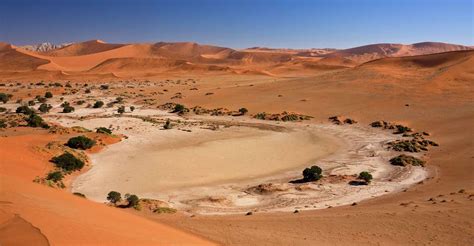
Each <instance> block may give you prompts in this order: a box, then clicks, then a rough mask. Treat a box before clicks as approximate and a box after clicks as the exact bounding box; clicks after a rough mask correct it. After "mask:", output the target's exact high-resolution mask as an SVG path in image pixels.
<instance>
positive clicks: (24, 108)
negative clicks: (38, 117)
mask: <svg viewBox="0 0 474 246" xmlns="http://www.w3.org/2000/svg"><path fill="white" fill-rule="evenodd" d="M16 113H17V114H26V115H30V114H34V113H35V110H34V109H32V108H30V107H28V106H26V105H23V106H20V107H18V108H16Z"/></svg>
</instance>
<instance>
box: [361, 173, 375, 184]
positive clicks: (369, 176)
mask: <svg viewBox="0 0 474 246" xmlns="http://www.w3.org/2000/svg"><path fill="white" fill-rule="evenodd" d="M358 178H359V179H363V180H364V181H365V182H366V183H367V184H368V183H370V181H371V180H372V179H373V177H372V174H370V173H369V172H366V171H364V172H361V173H359V177H358Z"/></svg>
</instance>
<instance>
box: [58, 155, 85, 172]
mask: <svg viewBox="0 0 474 246" xmlns="http://www.w3.org/2000/svg"><path fill="white" fill-rule="evenodd" d="M51 162H53V163H54V164H56V166H57V167H58V168H62V169H63V170H65V171H74V170H80V169H81V168H83V167H84V162H83V161H81V160H79V159H78V158H76V157H75V156H74V155H73V154H71V153H69V152H64V154H62V155H59V156H55V157H53V158H52V159H51Z"/></svg>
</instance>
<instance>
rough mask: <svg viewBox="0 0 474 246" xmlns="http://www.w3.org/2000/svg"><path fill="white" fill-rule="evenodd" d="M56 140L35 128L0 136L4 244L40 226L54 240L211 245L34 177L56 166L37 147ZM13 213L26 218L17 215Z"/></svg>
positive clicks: (0, 239) (0, 240)
mask: <svg viewBox="0 0 474 246" xmlns="http://www.w3.org/2000/svg"><path fill="white" fill-rule="evenodd" d="M52 140H57V137H56V136H55V135H51V134H48V133H46V132H45V131H44V130H30V129H19V130H18V131H17V132H16V133H13V134H12V136H9V137H7V138H5V137H2V138H1V139H0V155H1V156H2V165H1V170H0V182H1V185H0V187H1V190H0V192H1V195H0V197H1V198H0V199H1V202H0V223H3V226H4V227H2V226H0V236H2V237H0V244H2V245H3V243H7V242H11V241H12V240H13V239H16V240H18V241H16V242H15V245H21V244H22V243H24V244H27V242H28V240H31V239H32V238H33V239H34V238H41V237H42V236H41V235H40V234H38V230H39V231H40V233H41V234H42V235H44V237H46V238H47V240H48V241H49V243H50V244H53V245H71V244H74V245H93V244H98V243H99V244H101V245H130V244H133V245H212V243H209V242H207V241H205V240H203V239H201V238H199V237H197V236H193V235H190V234H187V233H184V232H181V231H178V230H176V229H173V228H170V227H168V226H165V225H162V224H159V223H155V222H152V221H149V220H146V219H143V218H141V217H137V216H135V215H133V214H130V213H127V212H124V211H121V210H119V209H116V208H112V207H108V206H105V205H103V204H97V203H94V202H91V201H88V200H86V199H83V198H81V197H77V196H74V195H72V194H70V193H69V192H67V191H62V190H57V189H53V188H49V187H47V186H45V185H40V184H36V183H33V182H32V180H33V179H34V177H35V176H43V175H44V174H45V173H46V172H47V170H48V169H50V168H51V164H50V163H49V162H48V158H50V157H48V156H47V155H44V154H41V152H38V151H37V150H35V148H36V146H38V147H42V146H45V145H46V144H47V143H48V142H49V141H52ZM14 215H17V216H20V217H21V220H20V219H19V218H17V219H16V220H14V221H12V218H14ZM18 223H20V225H18ZM28 225H31V226H28ZM34 228H37V229H34ZM4 231H7V232H8V231H10V232H11V231H15V232H19V233H21V234H20V235H25V236H24V237H17V236H18V234H15V233H12V234H11V233H8V234H5V233H4ZM15 236H16V238H12V237H15ZM23 240H25V241H23ZM5 245H7V244H5ZM38 245H40V243H39V242H38Z"/></svg>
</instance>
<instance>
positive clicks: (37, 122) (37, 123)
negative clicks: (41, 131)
mask: <svg viewBox="0 0 474 246" xmlns="http://www.w3.org/2000/svg"><path fill="white" fill-rule="evenodd" d="M26 123H27V125H28V126H29V127H42V128H49V125H48V124H47V123H46V122H44V120H43V118H41V116H39V115H37V114H30V116H28V118H27V119H26Z"/></svg>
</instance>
